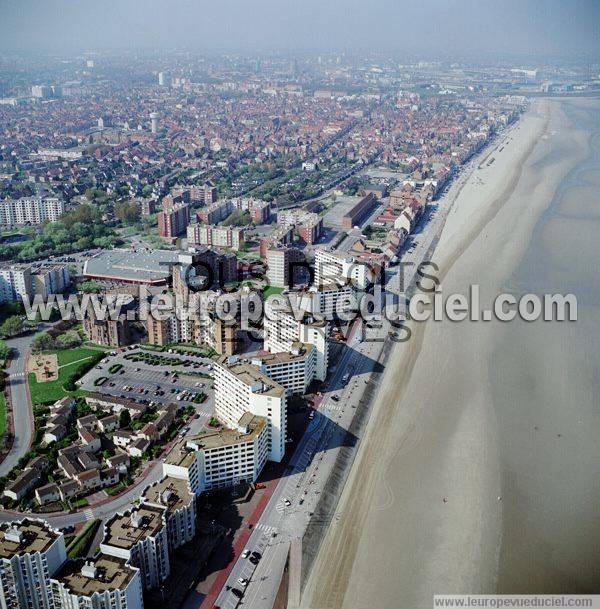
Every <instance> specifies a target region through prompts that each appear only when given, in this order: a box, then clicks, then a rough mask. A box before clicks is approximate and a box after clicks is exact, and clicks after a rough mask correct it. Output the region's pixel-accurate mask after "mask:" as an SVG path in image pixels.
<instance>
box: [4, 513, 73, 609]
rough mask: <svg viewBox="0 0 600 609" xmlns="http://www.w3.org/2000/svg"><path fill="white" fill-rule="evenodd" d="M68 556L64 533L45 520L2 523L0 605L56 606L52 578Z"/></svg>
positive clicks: (22, 608)
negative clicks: (52, 593) (52, 592)
mask: <svg viewBox="0 0 600 609" xmlns="http://www.w3.org/2000/svg"><path fill="white" fill-rule="evenodd" d="M66 559H67V553H66V550H65V541H64V537H63V535H62V533H60V532H58V531H55V530H54V529H52V528H51V527H50V526H49V525H48V524H47V523H46V522H44V521H42V520H30V519H24V520H21V521H17V522H10V523H3V524H1V525H0V609H54V607H55V605H54V603H53V598H52V595H51V591H50V585H49V584H50V578H51V577H52V576H53V575H54V574H55V573H56V572H57V571H58V569H59V568H60V567H61V565H62V564H63V563H64V562H65V560H66Z"/></svg>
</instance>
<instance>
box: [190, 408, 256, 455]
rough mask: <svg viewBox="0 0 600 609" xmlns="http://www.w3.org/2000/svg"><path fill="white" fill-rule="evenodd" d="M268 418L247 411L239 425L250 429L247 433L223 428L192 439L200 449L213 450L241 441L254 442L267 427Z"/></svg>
mask: <svg viewBox="0 0 600 609" xmlns="http://www.w3.org/2000/svg"><path fill="white" fill-rule="evenodd" d="M266 424H267V419H266V418H265V417H259V416H257V415H253V414H252V413H250V412H246V413H244V414H243V415H242V417H241V418H240V420H239V423H238V425H239V426H240V427H244V428H246V429H247V430H248V432H247V433H244V432H242V431H240V430H239V429H222V430H220V431H209V432H207V433H203V434H198V435H197V436H194V437H193V438H191V439H190V441H191V442H193V443H194V444H196V445H197V446H198V448H199V449H201V450H202V449H204V450H212V449H214V448H222V447H225V446H232V445H234V444H240V443H241V442H252V441H253V440H254V439H255V438H256V437H257V436H258V435H259V434H260V433H261V431H262V430H263V429H264V428H265V426H266Z"/></svg>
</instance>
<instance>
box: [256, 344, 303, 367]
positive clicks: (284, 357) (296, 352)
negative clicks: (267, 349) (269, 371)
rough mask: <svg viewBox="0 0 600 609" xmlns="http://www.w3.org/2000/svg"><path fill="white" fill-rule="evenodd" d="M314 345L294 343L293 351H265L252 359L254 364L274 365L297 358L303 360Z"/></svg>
mask: <svg viewBox="0 0 600 609" xmlns="http://www.w3.org/2000/svg"><path fill="white" fill-rule="evenodd" d="M314 348H315V347H314V345H310V344H305V343H294V345H293V346H292V350H291V351H283V352H281V353H265V354H264V355H257V356H255V357H253V358H252V359H251V360H250V363H251V364H253V365H254V366H274V365H276V364H287V363H289V362H293V361H296V360H302V359H304V358H305V357H306V356H308V355H310V353H311V351H313V350H314Z"/></svg>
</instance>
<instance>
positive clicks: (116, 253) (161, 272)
mask: <svg viewBox="0 0 600 609" xmlns="http://www.w3.org/2000/svg"><path fill="white" fill-rule="evenodd" d="M177 256H178V252H177V251H171V250H123V249H117V250H107V251H103V252H100V253H99V254H96V255H95V256H93V257H92V258H89V259H88V260H86V262H85V264H84V267H83V274H84V276H86V277H94V278H96V279H104V280H110V281H128V282H135V283H165V282H166V281H167V279H168V278H169V276H170V274H171V266H170V265H171V264H174V263H176V262H177Z"/></svg>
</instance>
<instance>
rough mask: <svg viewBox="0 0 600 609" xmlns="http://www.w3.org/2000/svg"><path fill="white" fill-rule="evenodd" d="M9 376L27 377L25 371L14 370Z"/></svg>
mask: <svg viewBox="0 0 600 609" xmlns="http://www.w3.org/2000/svg"><path fill="white" fill-rule="evenodd" d="M9 377H10V378H11V379H22V378H25V373H24V372H12V373H11V374H10V375H9Z"/></svg>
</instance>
